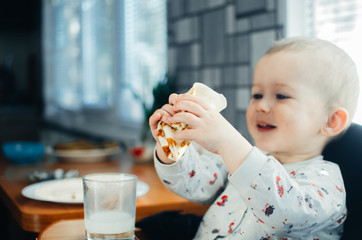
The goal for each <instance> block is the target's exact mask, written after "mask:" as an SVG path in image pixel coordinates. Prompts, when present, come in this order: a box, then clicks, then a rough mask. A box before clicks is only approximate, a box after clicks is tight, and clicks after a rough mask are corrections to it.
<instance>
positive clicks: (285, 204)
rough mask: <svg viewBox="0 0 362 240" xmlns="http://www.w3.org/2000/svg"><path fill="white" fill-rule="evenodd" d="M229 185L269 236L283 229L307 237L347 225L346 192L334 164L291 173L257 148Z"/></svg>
mask: <svg viewBox="0 0 362 240" xmlns="http://www.w3.org/2000/svg"><path fill="white" fill-rule="evenodd" d="M229 181H230V183H231V184H232V185H233V186H234V187H235V188H236V189H237V191H238V192H239V194H240V195H241V197H242V199H243V200H244V201H245V203H246V204H247V205H248V209H250V210H251V211H252V213H253V215H254V216H255V219H256V221H258V222H259V223H261V224H260V225H261V226H262V227H263V228H264V229H265V231H267V232H273V229H283V230H284V232H285V233H286V234H293V236H294V237H303V236H305V235H306V234H310V233H311V232H312V231H319V230H320V229H322V228H326V227H327V226H330V225H333V224H335V225H338V224H341V223H343V221H344V217H345V211H346V208H345V190H344V185H343V180H342V175H341V173H340V170H339V167H338V165H336V164H334V163H331V162H327V161H323V160H308V162H307V163H306V164H304V165H303V166H302V167H296V169H295V170H292V171H291V172H287V171H286V169H285V168H284V167H283V165H281V164H280V163H279V162H278V161H277V160H276V159H274V158H273V157H271V156H266V155H265V154H263V153H262V152H261V151H259V150H258V149H257V148H254V149H253V151H252V152H251V153H250V154H249V156H248V157H247V159H246V160H245V161H244V163H243V164H242V165H241V166H240V168H239V169H238V170H237V171H236V172H235V173H234V174H233V175H232V176H229Z"/></svg>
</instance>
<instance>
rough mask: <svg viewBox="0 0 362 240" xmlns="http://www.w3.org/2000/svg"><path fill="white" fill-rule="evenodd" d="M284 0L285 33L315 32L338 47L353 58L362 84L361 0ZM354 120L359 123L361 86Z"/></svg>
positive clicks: (361, 122) (314, 33) (360, 117)
mask: <svg viewBox="0 0 362 240" xmlns="http://www.w3.org/2000/svg"><path fill="white" fill-rule="evenodd" d="M286 3H287V33H286V35H287V36H292V35H308V36H316V37H318V38H321V39H326V40H328V41H331V42H333V43H335V44H336V45H338V46H339V47H341V48H342V49H343V50H345V51H346V52H347V53H348V54H349V55H350V57H351V58H352V59H353V60H354V62H355V64H356V66H357V71H358V74H359V76H360V86H361V87H362V54H361V43H362V2H361V1H358V0H301V1H286ZM297 12H298V13H297ZM353 121H354V122H356V123H359V124H362V93H361V90H360V96H359V103H358V107H357V112H356V115H355V117H354V119H353Z"/></svg>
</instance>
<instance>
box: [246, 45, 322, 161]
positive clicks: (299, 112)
mask: <svg viewBox="0 0 362 240" xmlns="http://www.w3.org/2000/svg"><path fill="white" fill-rule="evenodd" d="M313 73H315V72H314V69H313V64H311V62H310V58H308V57H307V55H306V54H301V53H291V52H286V51H281V52H277V53H273V54H270V55H266V56H264V57H262V58H261V59H260V61H259V62H258V64H257V65H256V68H255V73H254V83H253V86H252V99H251V101H250V105H249V107H248V110H247V122H248V128H249V131H250V134H251V136H252V137H253V139H254V141H255V143H256V146H257V147H258V148H260V149H261V150H264V151H266V152H269V153H270V154H271V155H273V156H275V157H276V158H277V159H278V160H279V161H281V162H282V163H285V162H291V161H293V160H291V159H298V160H301V159H308V158H311V157H314V156H316V155H319V154H320V153H321V151H322V148H323V146H324V145H323V144H324V141H325V138H324V137H322V136H321V134H320V130H321V128H322V126H324V124H325V122H326V121H327V112H326V108H325V105H324V103H323V101H322V96H321V92H320V90H317V89H316V87H313V84H312V80H311V76H312V75H313ZM314 75H315V74H314ZM286 156H287V158H286ZM298 160H297V161H298Z"/></svg>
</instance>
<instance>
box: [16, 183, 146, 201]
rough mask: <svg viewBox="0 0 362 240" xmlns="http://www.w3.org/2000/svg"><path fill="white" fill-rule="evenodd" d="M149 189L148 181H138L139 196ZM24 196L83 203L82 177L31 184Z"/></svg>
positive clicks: (42, 199)
mask: <svg viewBox="0 0 362 240" xmlns="http://www.w3.org/2000/svg"><path fill="white" fill-rule="evenodd" d="M148 190H149V186H148V184H147V183H145V182H142V181H138V182H137V197H141V196H143V195H145V194H146V193H147V192H148ZM21 194H22V195H23V196H24V197H27V198H30V199H34V200H39V201H46V202H57V203H83V183H82V178H68V179H61V180H50V181H44V182H39V183H34V184H31V185H29V186H27V187H25V188H23V190H22V191H21Z"/></svg>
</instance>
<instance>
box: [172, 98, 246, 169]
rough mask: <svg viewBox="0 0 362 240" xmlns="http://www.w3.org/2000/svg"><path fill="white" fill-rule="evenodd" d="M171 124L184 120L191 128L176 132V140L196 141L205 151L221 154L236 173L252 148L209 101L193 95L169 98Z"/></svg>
mask: <svg viewBox="0 0 362 240" xmlns="http://www.w3.org/2000/svg"><path fill="white" fill-rule="evenodd" d="M170 104H172V105H173V107H174V108H173V113H174V114H173V115H172V117H171V118H170V117H169V119H168V120H170V122H171V123H177V122H183V123H186V124H187V125H188V126H189V127H190V129H186V130H183V131H181V132H178V133H176V134H175V138H176V139H182V140H193V141H195V142H197V143H198V144H200V145H201V146H202V147H204V148H205V149H206V150H208V151H210V152H213V153H216V154H220V155H221V156H222V157H223V159H224V161H225V164H226V166H227V168H228V169H229V171H230V173H233V172H234V171H235V170H236V169H237V168H238V167H239V166H240V164H241V163H242V162H243V161H244V159H245V158H246V156H247V155H248V154H249V152H250V151H251V149H252V146H251V144H250V143H249V142H248V141H247V140H246V139H245V138H244V137H243V136H242V135H241V134H240V133H239V132H238V131H237V130H236V129H235V128H234V127H233V126H232V125H231V124H230V123H229V122H228V121H227V120H226V119H225V118H224V117H223V116H222V115H221V114H220V113H219V112H218V111H217V110H216V109H215V108H214V107H213V106H212V105H210V104H209V103H207V102H205V101H204V100H202V99H200V98H198V97H195V96H193V95H190V94H182V95H173V96H171V97H170Z"/></svg>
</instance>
